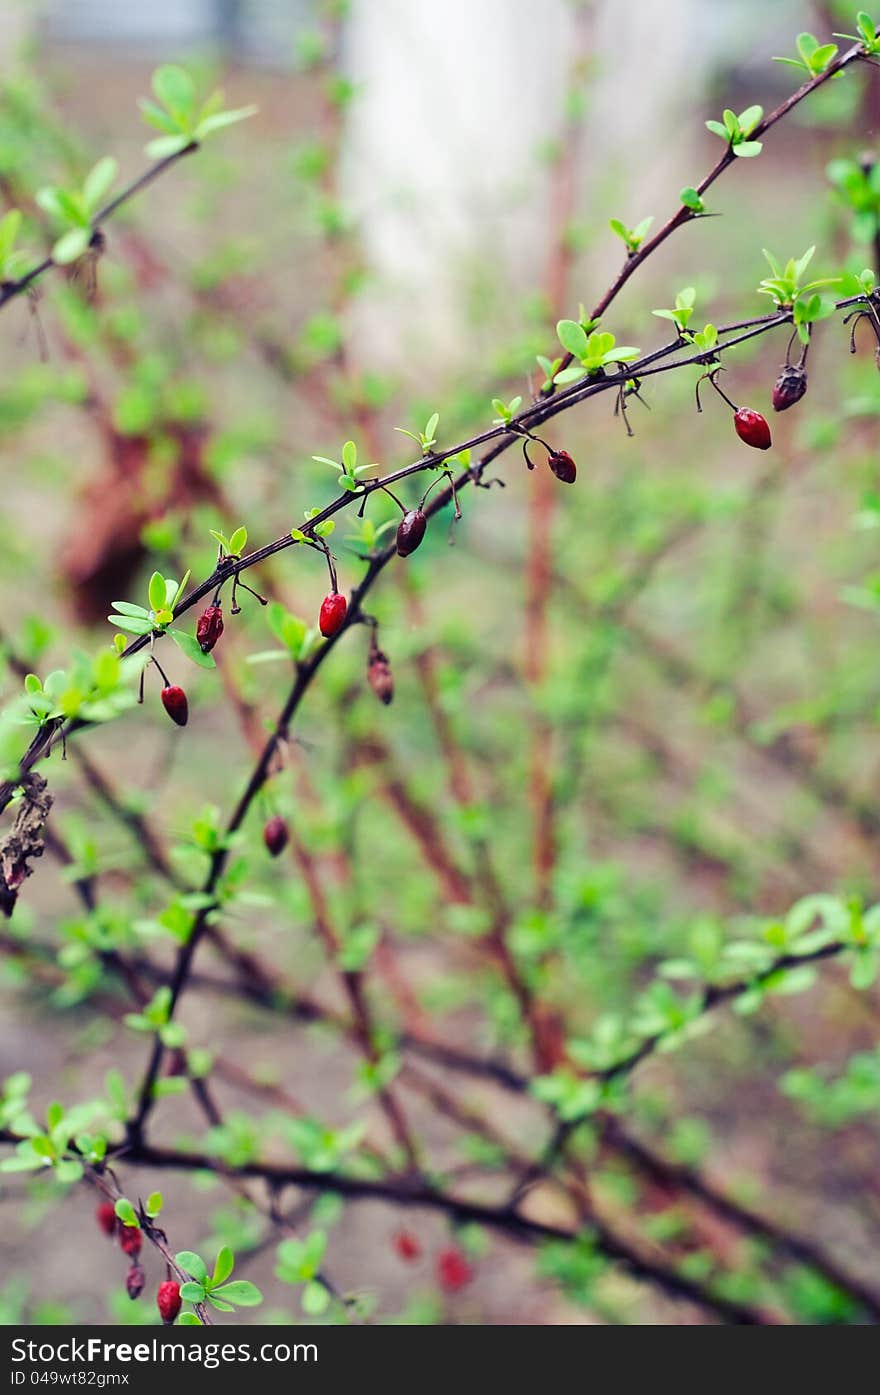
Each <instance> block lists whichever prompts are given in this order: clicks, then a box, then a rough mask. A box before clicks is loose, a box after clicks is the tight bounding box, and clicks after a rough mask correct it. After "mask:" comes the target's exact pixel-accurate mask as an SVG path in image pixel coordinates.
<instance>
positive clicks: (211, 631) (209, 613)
mask: <svg viewBox="0 0 880 1395" xmlns="http://www.w3.org/2000/svg"><path fill="white" fill-rule="evenodd" d="M222 633H223V607H222V606H219V605H209V606H208V607H207V609H206V610H203V611H202V613H201V615H200V616H199V620H198V624H197V625H196V639H197V640H198V642H199V648H200V649H201V651H202V653H203V654H210V652H211V650H212V649H213V648H214V645H215V644H216V643H217V641H218V639H219V638H220V636H221V635H222Z"/></svg>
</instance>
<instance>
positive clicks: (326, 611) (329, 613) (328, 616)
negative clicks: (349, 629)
mask: <svg viewBox="0 0 880 1395" xmlns="http://www.w3.org/2000/svg"><path fill="white" fill-rule="evenodd" d="M347 610H348V601H347V600H346V599H345V597H344V596H343V595H342V594H341V592H339V591H331V592H329V594H328V595H326V596H325V597H324V599H323V601H322V602H321V614H320V615H319V616H318V628H319V629H320V631H321V634H322V635H323V636H324V638H325V639H332V637H333V635H336V634H338V633H339V631H340V630H341V629H342V626H343V624H344V623H345V614H346V611H347Z"/></svg>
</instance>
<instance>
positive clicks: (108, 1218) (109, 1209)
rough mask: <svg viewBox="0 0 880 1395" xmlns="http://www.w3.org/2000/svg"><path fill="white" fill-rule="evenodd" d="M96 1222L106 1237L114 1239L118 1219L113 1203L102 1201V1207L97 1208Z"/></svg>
mask: <svg viewBox="0 0 880 1395" xmlns="http://www.w3.org/2000/svg"><path fill="white" fill-rule="evenodd" d="M95 1220H96V1221H97V1222H98V1225H99V1226H100V1227H101V1229H102V1230H103V1232H104V1234H105V1235H109V1236H111V1237H112V1236H114V1235H115V1234H116V1227H117V1224H118V1218H117V1215H116V1211H115V1209H114V1206H113V1203H112V1202H111V1201H102V1202H101V1205H100V1206H96V1207H95Z"/></svg>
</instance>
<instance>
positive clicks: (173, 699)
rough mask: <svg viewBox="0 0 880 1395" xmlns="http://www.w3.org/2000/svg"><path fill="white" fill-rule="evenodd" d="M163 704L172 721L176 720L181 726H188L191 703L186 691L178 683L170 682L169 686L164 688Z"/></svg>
mask: <svg viewBox="0 0 880 1395" xmlns="http://www.w3.org/2000/svg"><path fill="white" fill-rule="evenodd" d="M162 706H163V707H164V708H165V711H166V712H167V713H168V716H169V717H170V718H171V720H172V722H176V723H177V725H178V726H179V727H185V726H186V724H187V721H188V720H189V704H188V702H187V700H186V693H185V692H184V691H183V689H182V688H179V687H178V686H177V684H176V683H169V685H168V687H167V688H163V689H162Z"/></svg>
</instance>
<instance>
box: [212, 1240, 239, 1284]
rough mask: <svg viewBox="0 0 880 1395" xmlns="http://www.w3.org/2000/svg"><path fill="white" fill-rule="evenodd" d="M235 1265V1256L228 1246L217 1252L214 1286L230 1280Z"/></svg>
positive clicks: (213, 1275)
mask: <svg viewBox="0 0 880 1395" xmlns="http://www.w3.org/2000/svg"><path fill="white" fill-rule="evenodd" d="M234 1265H235V1256H234V1255H233V1253H232V1251H231V1249H230V1248H229V1246H228V1245H223V1246H221V1248H220V1249H219V1250H218V1252H217V1259H216V1261H215V1263H214V1273H213V1274H212V1275H211V1283H212V1284H222V1283H223V1281H224V1279H228V1278H229V1275H230V1274H231V1273H232V1270H233V1267H234Z"/></svg>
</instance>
